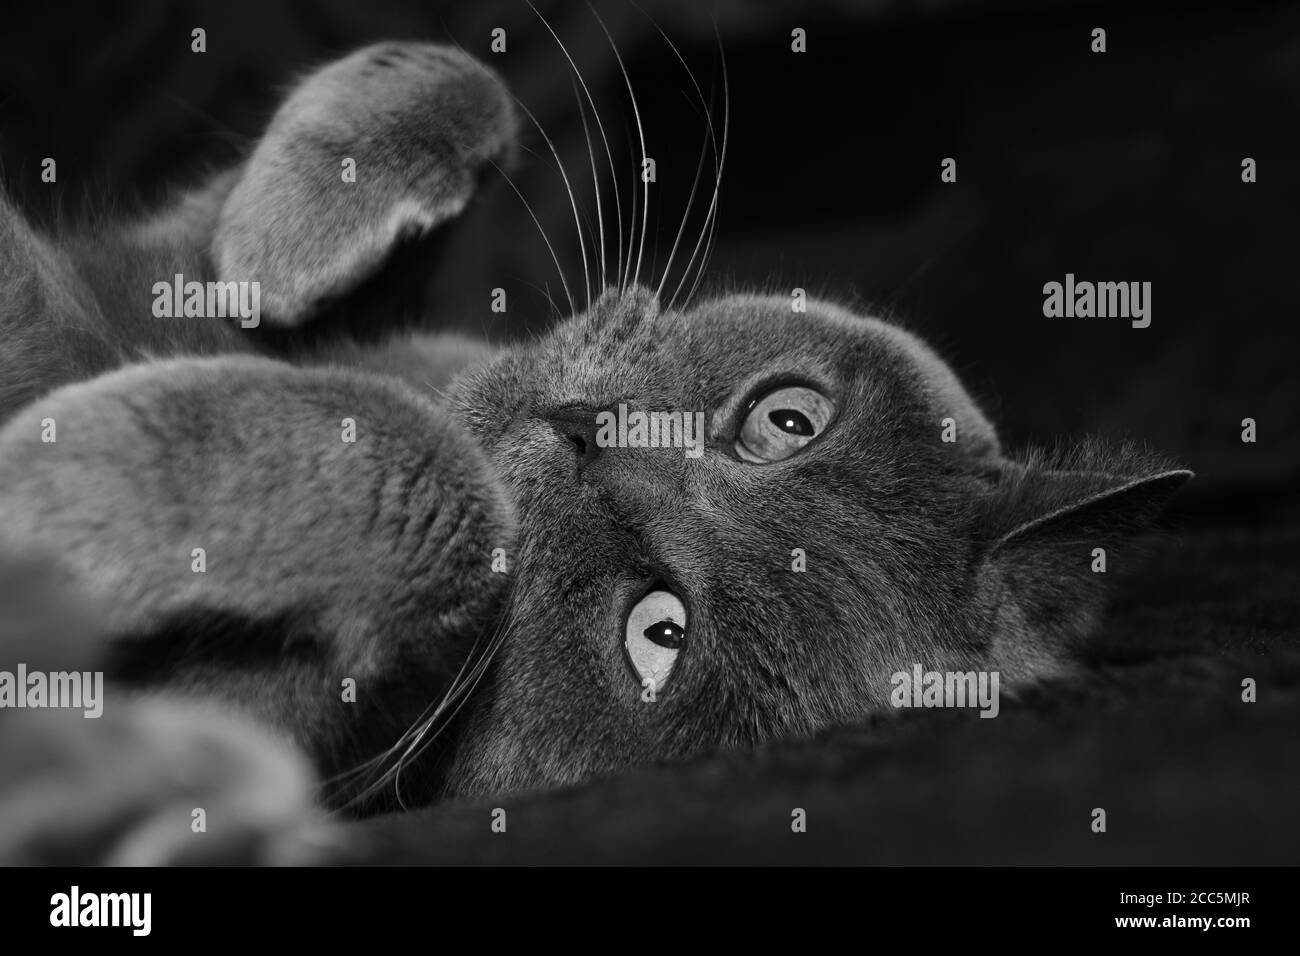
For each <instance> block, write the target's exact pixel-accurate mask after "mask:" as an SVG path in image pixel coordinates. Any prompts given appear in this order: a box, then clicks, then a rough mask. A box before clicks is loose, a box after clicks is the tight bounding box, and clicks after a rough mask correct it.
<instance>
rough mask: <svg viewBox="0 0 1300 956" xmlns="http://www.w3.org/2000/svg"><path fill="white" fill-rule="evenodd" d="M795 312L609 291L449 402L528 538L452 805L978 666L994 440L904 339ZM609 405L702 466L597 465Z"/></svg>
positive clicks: (842, 319)
mask: <svg viewBox="0 0 1300 956" xmlns="http://www.w3.org/2000/svg"><path fill="white" fill-rule="evenodd" d="M791 302H792V300H791V299H789V298H784V299H782V298H769V297H760V296H733V297H728V298H723V299H719V300H717V301H713V302H709V303H705V304H703V305H700V306H698V307H696V308H694V309H692V310H690V311H688V312H684V313H683V312H662V311H659V309H658V307H657V305H656V303H655V301H654V299H653V297H652V296H651V295H649V294H648V293H645V292H641V291H635V292H633V293H631V294H629V295H627V296H625V297H623V298H619V297H618V296H616V295H614V294H607V295H606V296H605V297H604V298H602V299H601V300H600V301H599V302H598V303H597V304H596V305H595V307H593V308H592V309H591V310H590V311H589V312H588V313H587V314H585V315H582V316H580V317H578V318H576V319H574V320H572V321H570V322H568V323H565V324H563V325H561V326H560V327H558V328H557V329H556V330H554V331H553V332H552V333H551V334H549V335H548V336H547V337H545V338H544V339H542V340H541V341H538V342H534V343H531V344H527V345H521V346H519V347H518V348H516V349H514V350H512V351H509V352H507V353H505V354H504V355H503V356H502V357H501V358H499V359H498V360H497V361H495V362H494V363H492V364H491V365H490V366H488V367H487V368H486V369H484V370H481V371H480V372H478V373H477V374H475V375H473V376H471V377H470V378H469V379H468V380H466V381H465V382H463V383H461V386H460V388H459V391H458V395H457V398H458V405H459V408H460V410H461V413H462V415H463V418H464V421H465V423H466V424H467V426H468V427H469V428H470V430H471V431H472V432H473V433H474V434H475V435H476V436H477V437H478V438H479V439H480V441H481V442H482V443H483V445H484V446H485V447H486V448H487V449H488V451H489V454H490V456H491V457H492V459H493V460H494V461H495V463H496V466H497V467H498V469H499V470H500V472H501V474H502V476H503V477H504V478H505V480H506V483H507V485H508V486H509V487H510V488H511V489H512V490H513V493H514V496H515V502H516V507H517V510H518V516H519V537H518V540H517V542H516V543H515V545H514V546H513V550H512V553H511V554H510V556H509V557H510V565H511V567H510V570H511V572H512V573H513V577H514V582H515V585H514V594H513V600H512V606H511V609H510V617H509V625H508V626H509V638H508V640H506V641H505V642H504V645H503V647H502V650H501V652H500V656H499V658H498V660H497V664H496V667H497V673H496V680H495V687H494V688H493V690H492V691H491V692H490V693H489V695H487V697H486V698H485V701H484V705H483V709H482V710H481V712H480V714H479V715H478V718H477V719H476V721H475V722H474V725H473V727H472V728H471V730H470V732H469V735H468V739H467V742H466V746H465V747H464V749H463V752H462V754H461V756H460V759H459V764H458V767H457V769H456V770H455V771H453V782H452V787H453V789H460V790H472V791H480V790H497V789H506V788H517V787H529V786H535V785H542V784H553V783H559V782H565V781H572V780H577V779H581V778H584V777H587V776H590V775H592V774H597V773H602V772H607V771H609V770H613V769H615V768H618V767H622V766H625V765H627V764H631V763H639V762H644V761H647V760H653V759H656V758H666V757H679V756H682V755H685V754H687V753H690V752H692V751H695V750H698V749H700V748H702V747H706V746H709V745H716V744H721V745H747V744H752V743H755V742H758V741H761V740H765V739H768V738H771V737H775V736H780V735H788V734H801V733H807V732H810V731H812V730H814V729H816V728H818V727H822V726H825V725H827V724H830V723H834V722H838V721H845V720H849V719H852V718H854V717H858V716H861V715H862V714H864V713H866V712H868V711H870V710H872V709H876V708H879V707H881V706H882V705H884V704H886V702H887V699H888V695H889V691H890V683H889V677H890V675H891V674H892V673H894V672H895V671H898V670H902V669H908V670H910V668H911V667H912V664H913V663H914V662H920V663H923V664H924V665H925V666H926V667H927V668H933V667H937V668H941V669H943V668H947V667H950V666H951V667H952V668H956V669H962V670H966V669H969V668H971V667H978V666H981V665H982V664H983V663H985V662H987V660H988V654H987V653H986V650H987V648H986V646H985V644H986V641H985V635H984V633H983V630H982V628H981V627H980V625H979V622H978V621H977V620H975V617H976V616H977V613H976V609H977V608H978V607H979V606H980V602H979V601H977V600H975V595H974V594H973V593H972V592H973V590H974V588H975V586H976V582H975V579H974V576H973V574H972V568H973V567H974V565H975V557H976V555H975V542H974V541H973V540H972V537H971V532H970V529H969V517H970V510H971V509H970V506H969V503H970V502H971V501H972V500H973V499H975V498H977V497H978V496H979V495H980V494H981V493H983V492H984V491H985V490H986V489H987V488H988V486H989V485H990V483H991V481H992V479H991V477H990V475H991V473H993V472H995V471H996V470H997V468H998V466H999V462H1000V452H999V447H998V441H997V437H996V435H995V433H994V430H993V428H992V426H991V425H990V424H989V423H988V421H987V420H986V419H985V417H984V416H983V415H982V414H981V412H980V411H979V409H978V408H977V406H976V405H975V403H974V402H973V401H972V400H971V398H970V397H969V396H968V395H967V393H966V392H965V390H964V389H963V388H962V386H961V385H960V384H959V383H958V381H957V379H956V378H955V377H954V376H953V375H952V373H951V372H950V371H949V370H948V368H947V367H946V366H945V365H943V363H942V362H941V361H940V360H939V359H938V358H936V357H935V356H934V354H933V353H932V352H930V350H929V349H927V348H926V347H925V346H924V345H922V344H921V343H920V342H919V341H918V340H916V339H914V338H913V337H912V336H910V335H907V334H906V333H903V332H901V331H899V330H897V329H895V328H893V327H891V326H888V325H885V324H883V323H880V322H878V321H875V320H871V319H865V318H860V317H857V316H854V315H852V314H850V313H848V312H847V311H845V310H842V309H839V308H836V307H834V306H829V305H825V304H820V303H809V305H808V308H807V311H806V312H799V313H796V312H794V311H793V310H792V307H791ZM620 404H622V405H625V406H626V408H627V411H628V413H629V415H630V413H632V412H656V411H657V412H678V413H685V415H687V416H690V419H691V420H694V417H695V413H697V412H698V413H702V414H703V422H704V449H703V453H702V454H699V453H698V452H696V451H691V450H690V449H687V448H683V447H600V445H601V444H602V442H601V441H599V440H597V438H598V435H597V430H596V427H595V426H596V423H597V415H598V413H599V412H600V411H602V410H613V411H615V412H617V410H618V406H619V405H620ZM944 419H951V420H952V427H953V428H955V436H956V438H957V440H956V441H947V442H946V441H944V440H943V433H944V431H945V424H944ZM603 421H605V420H602V422H603ZM633 421H634V420H633ZM674 434H676V433H674ZM948 434H949V437H952V435H953V432H952V428H950V429H949V431H948ZM608 438H609V433H608V432H607V433H606V435H605V436H604V441H605V442H607V441H608ZM628 444H629V445H630V444H631V442H628ZM688 451H690V454H688ZM694 455H698V457H693V456H694ZM797 569H798V570H797ZM647 678H650V679H652V680H653V681H654V682H655V685H656V689H655V693H654V698H655V699H654V700H653V701H650V700H648V699H647V698H648V697H649V696H650V695H649V694H648V693H647V692H646V690H645V684H646V679H647Z"/></svg>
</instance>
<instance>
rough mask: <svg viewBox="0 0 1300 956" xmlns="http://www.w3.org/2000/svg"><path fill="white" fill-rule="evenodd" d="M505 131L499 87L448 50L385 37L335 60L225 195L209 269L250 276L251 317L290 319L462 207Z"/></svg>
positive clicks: (309, 84) (310, 82) (237, 277)
mask: <svg viewBox="0 0 1300 956" xmlns="http://www.w3.org/2000/svg"><path fill="white" fill-rule="evenodd" d="M514 136H515V114H514V109H513V106H512V102H511V99H510V95H509V93H508V92H507V91H506V89H505V87H504V86H503V85H502V83H501V81H500V80H499V79H498V78H497V76H496V75H495V74H494V73H493V72H492V71H491V70H489V69H488V68H487V67H485V66H483V65H482V64H481V63H479V62H478V61H476V60H474V59H473V58H472V57H470V56H468V55H467V54H465V53H462V52H460V51H459V50H456V49H453V48H451V47H445V46H436V45H432V44H418V43H382V44H378V45H375V46H371V47H366V48H365V49H363V50H360V51H358V52H356V53H354V54H352V55H351V56H348V57H346V58H345V59H342V60H339V61H337V62H335V63H332V64H330V65H329V66H326V67H324V68H323V69H321V70H319V71H317V72H315V73H313V74H311V75H310V76H308V77H307V78H306V79H305V80H303V81H302V83H300V84H299V86H298V87H297V89H296V90H295V91H294V92H293V93H292V94H291V95H290V97H289V98H288V99H287V100H286V101H285V102H284V104H283V105H282V106H281V107H280V109H279V110H278V112H277V113H276V114H275V117H274V119H273V120H272V121H271V125H270V127H269V128H268V129H267V131H266V134H265V135H264V136H263V137H262V140H261V142H260V143H259V144H258V146H257V148H256V149H255V150H254V152H253V154H252V156H251V157H250V158H249V160H248V162H247V164H246V166H245V168H244V170H243V173H242V175H241V176H240V178H239V181H238V183H237V184H236V185H235V187H234V189H233V191H232V192H231V193H230V196H229V198H228V199H227V200H226V203H225V205H224V207H223V208H222V211H221V215H220V218H219V221H218V225H217V230H216V234H215V237H214V239H213V245H212V251H213V257H214V259H215V263H216V268H217V273H218V276H219V277H220V279H222V280H223V281H232V280H233V281H256V282H258V283H260V293H261V310H262V317H263V318H264V319H265V320H266V321H267V322H268V323H269V324H272V325H279V326H297V325H300V324H301V323H303V322H304V321H306V320H307V319H308V318H310V317H311V316H312V315H313V314H315V313H316V312H318V311H319V309H320V308H321V306H322V305H323V304H325V303H326V302H328V301H330V300H332V299H335V298H337V297H339V296H342V295H344V294H346V293H347V292H349V291H351V290H352V289H354V288H356V286H357V285H358V284H359V283H361V282H362V281H363V280H364V279H366V278H367V277H369V276H370V275H372V274H373V273H375V272H376V271H378V270H379V268H380V267H381V266H382V265H383V264H384V262H385V260H386V259H387V258H388V257H389V255H390V254H391V252H392V251H393V249H394V247H395V246H396V244H397V243H399V242H400V241H401V240H403V239H405V238H408V237H411V236H415V235H420V234H423V233H426V232H428V231H429V230H431V229H433V228H435V227H436V226H438V225H440V224H441V223H444V222H446V221H447V220H448V219H451V218H452V217H454V216H456V215H457V214H459V213H460V212H461V211H462V210H463V209H464V207H465V205H466V203H467V202H468V201H469V198H470V196H471V194H472V193H473V192H474V188H475V185H476V181H477V177H478V174H479V172H480V171H481V169H482V168H483V167H484V166H485V165H486V164H487V162H488V161H490V160H496V159H499V158H500V157H501V156H502V155H503V154H504V153H505V151H506V150H507V149H508V148H509V146H510V144H511V143H512V142H513V140H514Z"/></svg>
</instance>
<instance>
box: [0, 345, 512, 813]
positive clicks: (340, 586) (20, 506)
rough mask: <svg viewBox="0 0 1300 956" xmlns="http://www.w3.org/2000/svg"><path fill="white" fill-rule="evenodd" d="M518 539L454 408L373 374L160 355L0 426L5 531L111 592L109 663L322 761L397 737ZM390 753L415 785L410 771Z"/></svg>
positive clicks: (461, 640) (340, 763)
mask: <svg viewBox="0 0 1300 956" xmlns="http://www.w3.org/2000/svg"><path fill="white" fill-rule="evenodd" d="M512 533H513V517H512V512H511V507H510V504H509V502H508V500H507V499H506V497H505V496H504V493H503V492H502V490H501V488H500V485H499V483H498V481H497V479H496V478H495V477H494V475H493V473H492V471H491V469H490V466H489V465H488V463H487V461H486V459H485V458H484V456H483V454H482V453H481V452H480V451H479V450H478V448H477V447H476V446H475V445H474V444H473V443H472V441H471V440H470V439H469V438H468V437H466V436H465V435H464V434H463V433H461V431H460V430H459V429H458V428H457V427H456V425H455V424H454V423H453V422H452V420H451V418H450V415H449V413H448V412H447V411H446V410H444V409H443V408H441V407H439V406H438V405H435V404H433V403H432V402H430V401H428V400H427V399H425V398H424V397H422V396H421V395H420V394H418V393H417V392H415V391H414V390H411V389H408V388H407V387H406V386H404V385H403V384H401V383H400V382H398V381H396V380H392V379H384V378H381V377H379V376H373V375H369V374H364V373H359V372H352V371H344V370H338V369H298V368H293V367H291V366H288V365H285V364H283V363H280V362H275V361H271V360H267V359H256V358H218V359H192V360H175V361H171V362H166V363H155V364H152V365H144V366H134V367H130V368H127V369H123V370H120V371H117V372H114V373H111V374H109V375H106V376H101V377H100V378H98V379H95V380H94V381H91V382H88V383H84V384H80V385H76V386H72V387H70V388H65V389H61V390H59V391H56V392H54V393H52V394H50V395H48V396H45V397H43V398H41V399H39V400H37V401H36V402H35V403H33V404H32V405H31V406H29V407H28V408H27V409H25V410H24V411H23V412H21V413H20V414H19V415H18V416H16V417H15V418H14V419H13V420H12V421H11V422H10V423H9V424H8V425H7V426H6V427H4V428H3V429H2V430H0V538H2V539H3V541H4V543H5V544H6V546H7V547H8V548H9V549H11V550H14V551H16V552H17V553H21V554H27V555H30V554H38V553H40V554H48V555H52V556H54V557H55V558H56V560H57V564H58V567H59V568H60V569H61V572H62V573H63V574H65V575H66V576H67V578H68V580H69V582H70V584H71V585H72V586H74V587H75V588H76V589H77V590H78V591H81V592H84V593H86V594H87V595H88V596H89V598H90V599H91V600H94V601H96V602H98V604H99V606H100V607H102V608H103V611H102V612H101V614H100V616H99V618H98V619H97V633H99V634H100V635H101V636H102V639H103V643H104V644H105V645H107V646H108V647H109V649H110V650H111V651H112V653H111V655H110V657H109V659H108V664H107V670H108V671H109V674H110V677H114V676H115V677H116V678H117V679H119V680H120V681H122V682H124V683H126V684H130V685H132V686H142V687H152V686H160V685H161V686H166V687H168V688H172V689H177V690H182V691H184V692H185V693H187V694H195V695H211V696H215V697H218V698H220V699H222V700H224V701H226V702H228V703H229V704H230V705H232V706H234V707H236V708H238V709H241V710H243V711H245V712H246V713H248V714H251V715H252V716H254V717H256V718H260V719H261V720H263V721H265V722H267V723H269V724H271V725H272V726H274V727H276V728H278V729H280V730H281V731H282V732H285V733H287V734H288V735H290V736H291V737H292V738H293V739H294V740H295V741H297V742H298V743H299V744H300V745H301V746H303V747H304V748H305V749H306V750H308V751H309V752H310V753H311V754H312V756H313V757H314V758H315V760H316V762H317V765H318V766H319V767H320V768H321V769H322V771H323V772H324V773H325V774H326V775H327V776H330V775H334V774H338V773H343V772H345V771H349V770H351V769H353V768H355V767H357V766H358V765H359V764H361V763H362V762H363V761H365V760H366V759H369V758H372V757H375V756H377V755H380V754H383V753H384V752H385V751H387V750H389V748H395V749H392V750H391V752H390V753H389V757H390V758H394V757H396V756H397V755H399V754H401V753H403V752H404V750H405V748H406V746H407V744H409V743H410V742H411V740H412V739H413V738H412V737H410V736H407V737H405V738H404V737H403V735H404V734H406V733H407V732H408V731H409V730H410V729H411V728H412V727H417V728H418V726H419V721H420V719H421V717H422V715H426V714H427V713H429V712H431V711H429V712H427V711H426V708H429V707H430V706H431V705H433V706H434V707H436V705H437V704H438V703H439V701H440V700H442V699H443V697H444V695H446V694H447V693H448V692H449V691H451V690H452V689H453V685H454V684H455V680H456V674H457V673H458V671H459V669H460V668H461V666H462V665H463V664H464V663H465V662H466V661H467V660H471V659H476V657H475V655H477V654H480V653H482V651H483V649H484V647H485V646H486V642H487V641H488V640H489V639H490V637H491V634H492V633H493V629H494V626H495V624H496V618H497V615H498V613H499V611H500V608H501V606H502V604H503V601H504V595H505V589H506V587H507V575H506V574H504V573H498V572H499V571H501V570H503V568H504V565H503V562H499V561H498V562H494V560H493V559H494V553H497V554H501V553H506V552H508V551H509V549H510V548H511V536H512ZM497 549H502V550H501V551H500V552H497ZM494 563H495V564H496V568H495V569H494ZM476 642H477V644H476ZM436 763H437V762H436V761H434V762H432V763H429V764H427V765H425V766H424V771H427V772H426V773H425V776H426V778H427V779H426V780H425V783H426V784H427V785H428V788H432V787H433V786H435V785H436V781H435V780H434V779H433V778H434V777H436V774H437V773H438V772H439V770H440V768H439V767H437V766H435V764H436ZM393 764H394V761H393V760H391V759H390V760H388V762H387V763H385V762H383V761H381V762H380V763H379V764H377V765H376V769H379V770H382V769H391V768H392V766H393ZM406 770H407V777H406V779H407V782H408V783H409V784H412V785H413V786H411V787H410V789H408V790H406V791H405V796H406V797H407V798H408V799H409V798H411V797H412V795H413V794H418V793H419V792H420V782H421V773H422V770H421V765H420V764H419V762H417V763H416V764H414V765H410V766H408V767H407V768H406ZM350 779H351V782H365V781H367V780H370V779H373V778H369V777H364V776H360V777H355V778H350ZM391 784H392V781H391V779H390V780H388V781H387V783H386V784H385V786H386V787H387V788H388V792H389V794H390V795H391V793H392V786H391ZM340 792H343V793H346V792H347V787H342V788H340Z"/></svg>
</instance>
